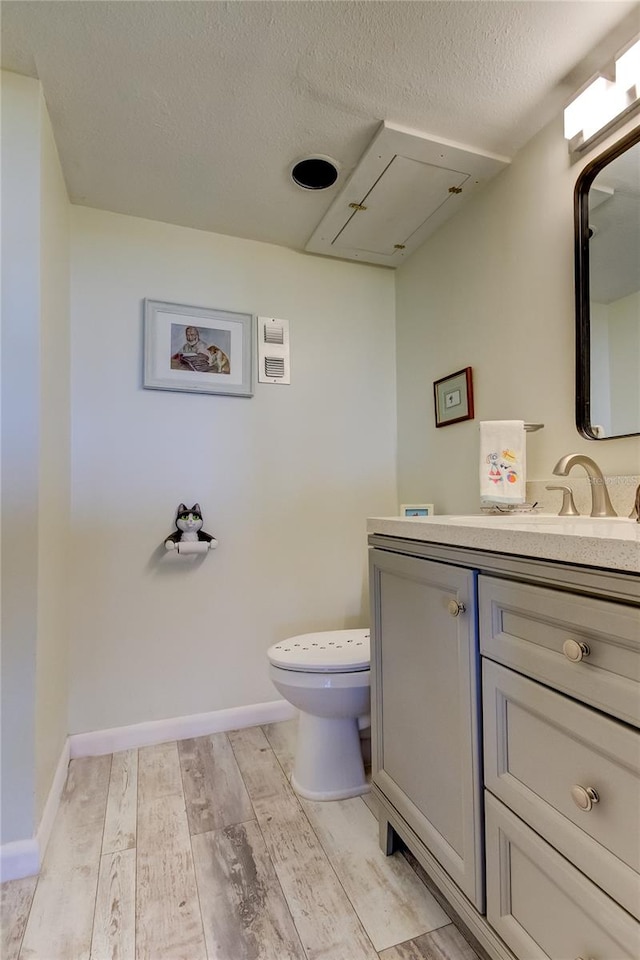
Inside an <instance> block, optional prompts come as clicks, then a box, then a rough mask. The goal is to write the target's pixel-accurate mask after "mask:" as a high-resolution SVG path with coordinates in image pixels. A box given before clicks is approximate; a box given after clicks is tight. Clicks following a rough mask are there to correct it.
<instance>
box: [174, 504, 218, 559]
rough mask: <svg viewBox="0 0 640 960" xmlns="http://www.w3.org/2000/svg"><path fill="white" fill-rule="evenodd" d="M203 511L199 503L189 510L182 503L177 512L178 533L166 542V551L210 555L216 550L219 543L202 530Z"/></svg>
mask: <svg viewBox="0 0 640 960" xmlns="http://www.w3.org/2000/svg"><path fill="white" fill-rule="evenodd" d="M202 522H203V521H202V510H201V509H200V504H199V503H194V505H193V506H192V507H191V508H189V507H187V506H186V504H184V503H181V504H180V506H179V507H178V509H177V511H176V531H175V533H172V534H170V535H169V536H168V537H167V539H166V540H165V541H164V546H165V550H176V551H177V552H178V553H179V554H194V553H208V551H209V550H215V548H216V547H217V546H218V541H217V540H216V538H215V537H212V536H211V534H210V533H205V531H204V530H203V529H202Z"/></svg>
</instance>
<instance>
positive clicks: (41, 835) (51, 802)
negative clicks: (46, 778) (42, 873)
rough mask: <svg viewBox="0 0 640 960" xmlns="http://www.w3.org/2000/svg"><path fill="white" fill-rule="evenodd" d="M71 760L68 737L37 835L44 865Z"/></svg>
mask: <svg viewBox="0 0 640 960" xmlns="http://www.w3.org/2000/svg"><path fill="white" fill-rule="evenodd" d="M70 759H71V747H70V744H69V737H67V739H66V740H65V742H64V746H63V748H62V753H61V754H60V759H59V760H58V766H57V767H56V772H55V773H54V775H53V782H52V783H51V789H50V790H49V796H48V797H47V802H46V803H45V805H44V810H43V811H42V816H41V818H40V826H39V827H38V832H37V833H36V842H37V844H38V850H39V852H40V863H42V861H43V860H44V855H45V853H46V850H47V845H48V843H49V837H50V836H51V830H52V829H53V821H54V820H55V818H56V813H57V812H58V807H59V806H60V798H61V797H62V791H63V790H64V785H65V783H66V782H67V773H68V772H69V760H70Z"/></svg>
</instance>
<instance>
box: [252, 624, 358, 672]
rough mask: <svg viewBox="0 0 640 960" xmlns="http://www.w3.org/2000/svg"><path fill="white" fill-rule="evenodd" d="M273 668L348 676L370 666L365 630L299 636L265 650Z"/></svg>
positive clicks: (331, 631) (335, 631)
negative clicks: (347, 674) (346, 674)
mask: <svg viewBox="0 0 640 960" xmlns="http://www.w3.org/2000/svg"><path fill="white" fill-rule="evenodd" d="M267 656H268V657H269V660H270V662H271V663H272V664H273V666H274V667H281V668H282V669H283V670H299V671H300V672H301V673H352V672H354V671H355V670H368V669H369V666H370V652H369V631H368V630H324V631H323V632H322V633H303V634H302V635H301V636H299V637H290V638H289V639H288V640H282V641H281V642H280V643H274V644H273V646H272V647H269V649H268V651H267Z"/></svg>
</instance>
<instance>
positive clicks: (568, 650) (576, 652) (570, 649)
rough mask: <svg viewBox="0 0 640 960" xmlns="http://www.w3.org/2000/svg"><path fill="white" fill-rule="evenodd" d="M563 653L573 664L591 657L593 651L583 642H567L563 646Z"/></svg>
mask: <svg viewBox="0 0 640 960" xmlns="http://www.w3.org/2000/svg"><path fill="white" fill-rule="evenodd" d="M562 652H563V653H564V655H565V657H566V658H567V660H571V663H579V662H580V661H581V660H584V658H585V657H588V656H589V654H590V653H591V649H590V648H589V644H588V643H584V642H583V641H582V640H565V642H564V643H563V644H562Z"/></svg>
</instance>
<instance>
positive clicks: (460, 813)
mask: <svg viewBox="0 0 640 960" xmlns="http://www.w3.org/2000/svg"><path fill="white" fill-rule="evenodd" d="M370 570H371V583H372V588H373V589H372V604H373V606H372V625H373V631H372V657H371V659H372V665H371V666H372V670H371V684H372V702H373V703H374V704H375V711H374V715H373V717H372V725H373V742H374V743H375V745H376V748H375V752H374V756H373V758H372V761H373V781H374V784H375V785H376V787H377V788H378V789H379V790H380V791H382V793H383V794H384V795H385V797H386V798H387V800H388V801H389V802H390V803H391V804H392V805H393V807H394V808H395V809H396V810H397V811H398V813H399V814H400V816H401V817H402V818H403V820H404V821H405V823H406V824H407V825H408V826H409V828H410V829H411V830H413V831H414V832H415V833H416V835H417V836H418V837H419V838H420V839H421V840H422V842H423V843H424V844H425V845H426V847H428V849H429V850H430V851H431V853H432V854H433V856H434V857H435V858H436V859H437V861H438V862H439V863H440V865H441V866H442V867H443V868H444V869H445V871H446V873H447V874H448V875H449V876H450V877H451V878H452V879H453V880H454V881H455V883H456V884H457V885H458V887H459V888H460V890H462V891H463V893H464V894H465V895H466V897H468V899H469V900H470V901H471V903H473V904H474V906H475V907H476V909H477V910H479V911H482V910H483V909H484V885H483V872H484V870H483V861H482V844H483V836H482V806H481V803H482V786H481V777H482V774H481V763H480V734H479V721H478V716H479V703H478V687H479V666H478V664H479V657H478V645H477V637H476V615H475V610H476V574H475V572H474V571H473V570H467V569H465V568H463V567H458V566H454V565H451V564H444V563H433V562H431V561H429V560H423V559H418V558H415V557H406V556H401V555H399V554H397V553H391V552H386V551H382V550H372V551H371V553H370ZM384 822H386V821H383V823H384ZM391 836H392V832H391V831H389V837H390V838H391Z"/></svg>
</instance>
